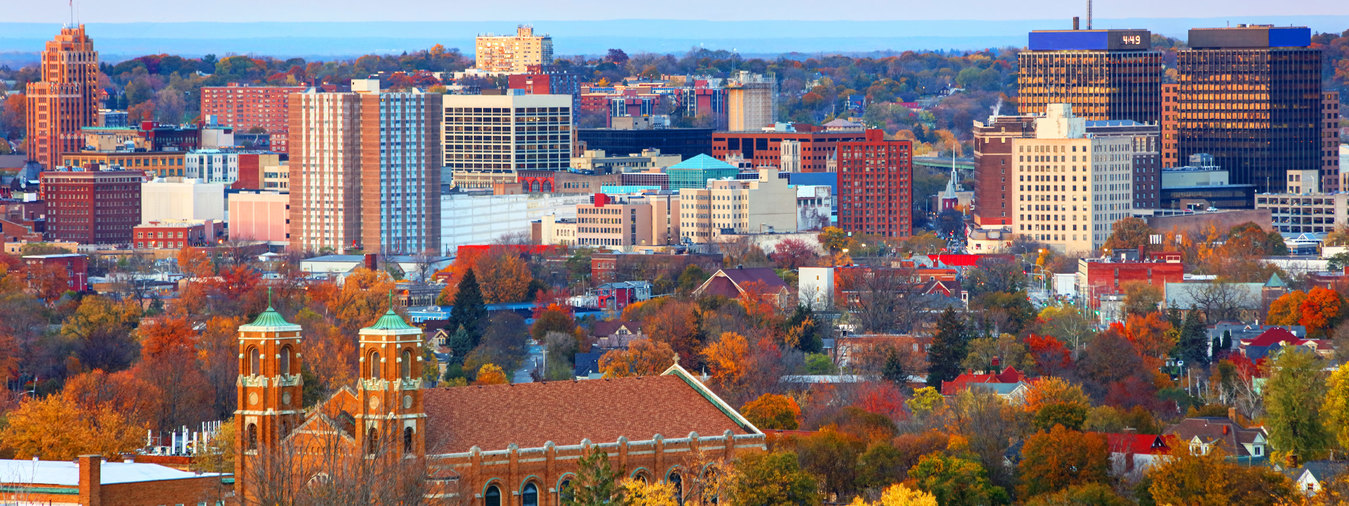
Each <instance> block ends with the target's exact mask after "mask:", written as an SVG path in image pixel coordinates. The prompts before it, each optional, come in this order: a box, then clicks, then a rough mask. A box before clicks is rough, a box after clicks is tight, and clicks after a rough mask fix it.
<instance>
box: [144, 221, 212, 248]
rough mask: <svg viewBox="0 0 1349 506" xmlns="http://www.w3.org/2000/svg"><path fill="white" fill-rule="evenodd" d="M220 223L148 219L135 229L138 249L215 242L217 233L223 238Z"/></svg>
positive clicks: (200, 244)
mask: <svg viewBox="0 0 1349 506" xmlns="http://www.w3.org/2000/svg"><path fill="white" fill-rule="evenodd" d="M219 225H220V224H219V223H217V222H214V221H210V220H206V221H201V220H175V221H147V222H145V223H142V224H140V225H136V228H135V229H133V231H132V234H133V237H134V239H133V241H134V242H133V243H132V245H131V247H133V248H136V249H142V248H149V249H183V248H188V247H201V246H209V245H212V244H215V241H216V239H217V234H219V235H220V236H222V237H220V238H222V239H223V235H224V234H223V232H224V230H223V228H221V227H219Z"/></svg>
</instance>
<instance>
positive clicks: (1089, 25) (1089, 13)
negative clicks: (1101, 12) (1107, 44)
mask: <svg viewBox="0 0 1349 506" xmlns="http://www.w3.org/2000/svg"><path fill="white" fill-rule="evenodd" d="M1087 29H1088V30H1090V29H1091V0H1087Z"/></svg>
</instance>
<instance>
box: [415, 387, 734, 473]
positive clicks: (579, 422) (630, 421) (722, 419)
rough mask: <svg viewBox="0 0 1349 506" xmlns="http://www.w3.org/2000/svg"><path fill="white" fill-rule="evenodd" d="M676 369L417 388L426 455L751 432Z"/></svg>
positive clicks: (731, 410) (721, 402)
mask: <svg viewBox="0 0 1349 506" xmlns="http://www.w3.org/2000/svg"><path fill="white" fill-rule="evenodd" d="M676 369H677V372H674V373H667V374H665V375H661V376H644V377H630V378H609V379H597V380H579V381H549V382H543V383H520V384H514V385H474V386H466V387H451V388H434V389H425V390H422V400H423V405H424V406H425V408H426V427H427V432H426V448H427V453H428V454H443V453H460V452H466V451H469V450H470V449H471V448H473V447H474V446H477V447H478V448H479V449H481V450H483V451H490V450H504V449H506V448H508V447H509V446H510V445H511V444H515V445H517V446H519V447H521V448H529V447H539V446H543V445H544V444H545V443H547V442H549V441H552V442H553V444H556V445H575V444H580V443H581V441H582V440H583V439H589V440H590V441H591V442H595V443H604V442H614V441H617V440H618V439H619V438H620V437H626V438H627V439H628V440H630V441H642V440H649V439H652V438H653V437H655V436H656V435H660V436H662V437H665V438H682V437H688V435H689V433H690V432H697V433H698V435H699V436H720V435H722V434H724V433H725V432H726V431H728V430H729V431H731V432H732V433H734V434H758V433H759V430H758V429H757V428H755V427H754V426H753V425H752V424H750V423H749V422H748V421H745V419H744V418H743V417H741V416H740V415H739V414H738V413H736V412H735V410H734V409H732V408H730V407H729V406H727V405H726V404H725V402H723V401H722V400H721V399H720V398H718V397H717V396H716V395H715V394H713V393H712V392H711V391H709V390H707V389H706V387H704V386H702V384H701V383H698V382H697V380H695V379H693V378H692V376H690V375H689V374H688V373H687V372H684V371H683V370H682V369H678V368H677V367H672V368H671V370H672V371H674V370H676Z"/></svg>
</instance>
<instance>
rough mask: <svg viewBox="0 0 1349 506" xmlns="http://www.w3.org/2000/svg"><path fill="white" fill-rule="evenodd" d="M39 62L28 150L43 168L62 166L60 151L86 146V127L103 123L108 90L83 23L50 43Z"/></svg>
mask: <svg viewBox="0 0 1349 506" xmlns="http://www.w3.org/2000/svg"><path fill="white" fill-rule="evenodd" d="M41 58H42V60H41V63H40V65H39V70H40V71H41V76H40V79H39V80H37V81H35V82H31V83H28V87H27V88H26V90H25V93H24V97H25V100H27V104H26V108H25V109H24V110H25V117H24V121H25V123H24V124H25V125H27V130H28V141H27V147H26V150H25V151H26V153H27V154H28V159H30V160H34V161H37V162H38V163H39V164H41V165H42V168H43V169H47V170H51V169H54V168H56V167H58V166H60V165H61V155H62V154H63V153H69V152H72V151H79V150H80V148H83V147H84V135H83V134H82V133H81V132H80V128H81V127H86V126H93V125H95V124H97V122H98V109H99V106H100V105H101V104H100V103H99V102H100V101H101V100H102V95H103V91H102V89H101V88H99V86H98V78H99V76H101V75H102V73H101V72H99V70H98V52H97V51H94V41H92V40H90V39H89V36H88V35H86V34H85V33H84V25H78V26H75V27H73V28H72V27H66V28H62V29H61V33H60V34H58V35H57V36H56V38H55V39H52V40H50V41H48V42H47V46H46V48H45V49H43V51H42V56H41Z"/></svg>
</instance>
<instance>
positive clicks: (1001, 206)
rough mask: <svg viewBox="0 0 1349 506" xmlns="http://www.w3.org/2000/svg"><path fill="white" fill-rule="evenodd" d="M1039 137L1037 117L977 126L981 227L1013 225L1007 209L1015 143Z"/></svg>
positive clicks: (977, 198)
mask: <svg viewBox="0 0 1349 506" xmlns="http://www.w3.org/2000/svg"><path fill="white" fill-rule="evenodd" d="M1031 137H1035V116H1029V115H1027V116H990V117H989V118H988V123H987V124H985V123H980V122H977V121H976V122H975V123H974V221H975V222H976V223H978V224H979V225H980V226H989V225H1011V224H1012V215H1013V212H1012V211H1014V208H1013V207H1009V206H1008V205H1007V194H1008V192H1007V184H1008V181H1010V180H1009V179H1008V178H1009V177H1011V174H1012V139H1015V138H1031Z"/></svg>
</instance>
